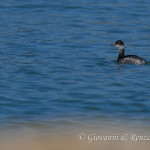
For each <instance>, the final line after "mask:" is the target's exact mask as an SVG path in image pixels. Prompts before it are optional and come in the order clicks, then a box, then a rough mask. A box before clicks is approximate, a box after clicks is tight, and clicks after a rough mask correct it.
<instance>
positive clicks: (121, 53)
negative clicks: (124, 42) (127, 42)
mask: <svg viewBox="0 0 150 150" xmlns="http://www.w3.org/2000/svg"><path fill="white" fill-rule="evenodd" d="M122 57H124V46H122V47H120V48H119V56H118V59H119V58H122Z"/></svg>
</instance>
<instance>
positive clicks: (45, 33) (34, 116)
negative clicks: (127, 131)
mask: <svg viewBox="0 0 150 150" xmlns="http://www.w3.org/2000/svg"><path fill="white" fill-rule="evenodd" d="M149 8H150V2H149V0H143V1H139V0H137V1H129V0H126V1H125V0H116V1H113V2H112V1H111V0H101V1H100V0H92V1H91V0H86V1H78V0H77V1H74V0H68V1H67V0H57V1H52V0H30V1H28V0H26V1H25V0H22V1H18V0H13V1H11V0H5V1H0V125H1V127H5V128H6V129H10V128H13V127H17V128H19V127H27V128H28V127H29V128H30V127H37V126H38V127H52V128H59V127H62V126H67V125H71V126H75V127H78V126H84V127H87V126H89V125H91V126H105V125H118V124H125V123H126V124H132V126H135V127H136V126H142V127H143V126H144V127H145V126H146V127H150V63H149V62H150V42H149V41H150V18H149V14H150V9H149ZM120 39H121V40H123V41H124V43H125V45H126V54H134V55H139V56H141V57H143V58H145V59H146V60H147V61H148V64H146V65H142V66H138V65H122V64H118V63H117V62H116V59H117V56H118V49H117V48H115V47H112V46H110V45H111V44H113V43H114V42H115V41H116V40H120Z"/></svg>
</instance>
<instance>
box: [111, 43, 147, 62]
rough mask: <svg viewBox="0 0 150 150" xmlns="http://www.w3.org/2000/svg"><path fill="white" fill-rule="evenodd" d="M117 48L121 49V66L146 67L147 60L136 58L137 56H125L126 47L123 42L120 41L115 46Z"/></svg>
mask: <svg viewBox="0 0 150 150" xmlns="http://www.w3.org/2000/svg"><path fill="white" fill-rule="evenodd" d="M113 45H114V46H116V47H119V56H118V59H117V62H118V63H121V64H137V65H144V64H145V63H146V60H145V59H143V58H141V57H139V56H136V55H126V56H125V55H124V51H125V46H124V43H123V42H122V41H121V40H118V41H116V42H115V44H113Z"/></svg>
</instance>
